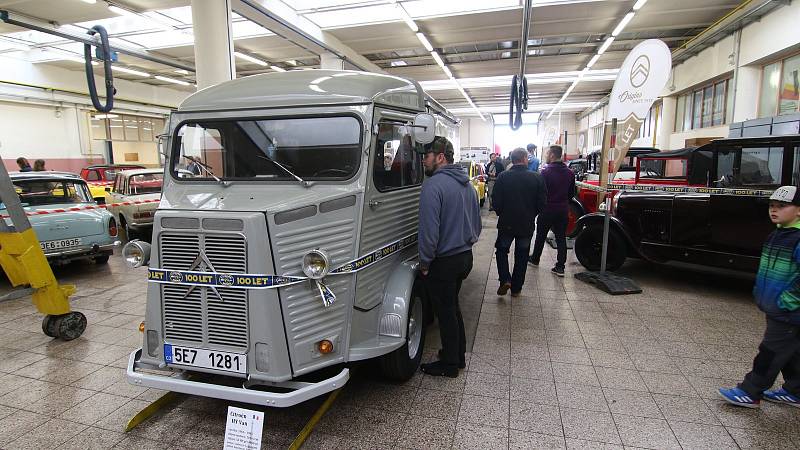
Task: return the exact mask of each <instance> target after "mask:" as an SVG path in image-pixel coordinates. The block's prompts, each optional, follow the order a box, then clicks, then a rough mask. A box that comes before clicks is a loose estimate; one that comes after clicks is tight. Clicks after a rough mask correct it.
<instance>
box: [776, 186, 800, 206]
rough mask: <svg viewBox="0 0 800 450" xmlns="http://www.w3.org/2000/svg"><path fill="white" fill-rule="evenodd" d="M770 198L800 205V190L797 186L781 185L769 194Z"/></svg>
mask: <svg viewBox="0 0 800 450" xmlns="http://www.w3.org/2000/svg"><path fill="white" fill-rule="evenodd" d="M769 199H770V200H775V201H778V202H784V203H791V204H793V205H796V206H800V191H798V189H797V186H781V187H779V188H778V189H776V190H775V192H773V193H772V195H770V196H769Z"/></svg>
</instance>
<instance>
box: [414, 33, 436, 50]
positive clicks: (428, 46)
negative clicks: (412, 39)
mask: <svg viewBox="0 0 800 450" xmlns="http://www.w3.org/2000/svg"><path fill="white" fill-rule="evenodd" d="M417 39H419V41H420V42H422V45H423V46H425V50H427V51H429V52H432V51H433V46H432V45H431V43H430V41H429V40H428V38H426V37H425V35H424V34H422V33H417Z"/></svg>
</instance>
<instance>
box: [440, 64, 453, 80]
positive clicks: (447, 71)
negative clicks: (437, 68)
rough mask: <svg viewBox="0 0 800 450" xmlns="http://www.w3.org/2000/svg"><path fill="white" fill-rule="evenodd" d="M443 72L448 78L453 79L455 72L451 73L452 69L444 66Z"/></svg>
mask: <svg viewBox="0 0 800 450" xmlns="http://www.w3.org/2000/svg"><path fill="white" fill-rule="evenodd" d="M442 70H443V71H444V74H445V75H447V78H453V72H450V68H449V67H447V66H442Z"/></svg>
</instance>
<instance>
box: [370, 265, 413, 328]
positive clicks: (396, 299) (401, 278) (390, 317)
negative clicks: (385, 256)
mask: <svg viewBox="0 0 800 450" xmlns="http://www.w3.org/2000/svg"><path fill="white" fill-rule="evenodd" d="M418 267H419V262H417V261H403V262H402V263H401V264H400V265H398V266H397V267H395V269H394V271H392V274H391V275H389V279H388V280H387V281H386V288H385V289H384V293H383V302H382V306H381V309H382V310H381V318H380V324H379V326H378V335H379V336H382V337H389V338H397V339H399V340H401V341H403V340H405V338H406V331H407V327H406V323H407V322H408V309H409V307H410V306H411V297H412V295H413V291H414V281H415V280H416V278H417V269H418Z"/></svg>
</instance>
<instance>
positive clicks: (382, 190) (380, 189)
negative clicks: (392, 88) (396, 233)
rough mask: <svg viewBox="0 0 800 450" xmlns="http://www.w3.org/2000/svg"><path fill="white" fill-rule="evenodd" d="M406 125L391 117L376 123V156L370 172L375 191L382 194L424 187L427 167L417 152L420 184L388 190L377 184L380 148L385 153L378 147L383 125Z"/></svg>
mask: <svg viewBox="0 0 800 450" xmlns="http://www.w3.org/2000/svg"><path fill="white" fill-rule="evenodd" d="M406 123H407V122H404V121H402V120H400V119H394V118H389V117H383V118H381V120H379V121H377V122H376V125H377V126H378V132H377V133H376V134H375V145H374V150H373V151H374V153H375V155H374V156H373V157H371V158H370V163H369V168H370V169H371V170H370V178H372V185H373V186H374V187H375V189H377V190H378V192H380V193H382V194H384V193H387V192H395V191H400V190H403V189H411V188H414V187H419V186H422V183H423V182H424V181H425V167H424V166H423V163H422V160H423V159H424V155H421V154H419V153H417V152H416V150H415V151H414V159H417V160H418V161H419V165H418V167H417V170H419V173H420V175H421V176H420V177H419V182H418V183H415V184H406V185H402V186H394V187H389V188H387V186H385V185H380V186H379V185H378V183H376V182H375V181H376V178H375V169H376V168H377V167H379V166H378V162H379V161H378V149H379V148H380V149H381V152H383V148H382V146H381V145H378V143H379V142H381V141H380V128H381V125H382V124H391V125H392V126H393V128H395V126H403V125H406ZM412 141H413V136H412ZM384 142H386V141H384ZM413 143H414V145H415V146H419V145H421V144H419V143H417V142H413ZM384 157H385V155H384ZM380 167H383V166H382V165H381V166H380Z"/></svg>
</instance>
